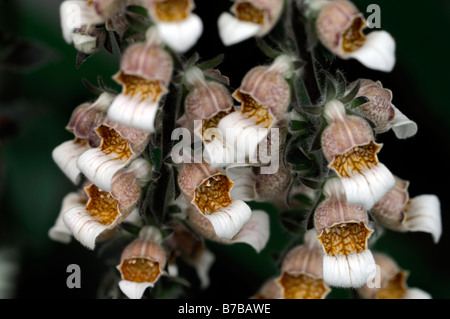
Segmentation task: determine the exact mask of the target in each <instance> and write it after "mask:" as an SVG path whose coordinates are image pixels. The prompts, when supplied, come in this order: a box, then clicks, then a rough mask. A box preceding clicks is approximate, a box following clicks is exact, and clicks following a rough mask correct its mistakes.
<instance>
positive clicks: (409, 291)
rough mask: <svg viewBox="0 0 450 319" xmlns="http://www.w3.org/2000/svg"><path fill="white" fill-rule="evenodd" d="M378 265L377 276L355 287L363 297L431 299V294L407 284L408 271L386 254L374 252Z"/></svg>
mask: <svg viewBox="0 0 450 319" xmlns="http://www.w3.org/2000/svg"><path fill="white" fill-rule="evenodd" d="M373 257H374V259H375V262H376V265H377V267H378V271H377V276H376V277H375V278H374V280H373V281H372V282H369V283H367V284H366V285H364V286H362V287H360V288H358V289H357V292H358V294H359V295H360V296H361V298H363V299H431V295H430V294H429V293H427V292H425V291H423V290H421V289H418V288H410V287H409V286H408V284H407V282H406V281H407V278H408V275H409V273H408V272H407V271H405V270H403V269H401V268H400V267H399V266H398V264H397V263H396V262H395V261H394V260H393V259H392V258H391V257H390V256H388V255H386V254H383V253H374V254H373Z"/></svg>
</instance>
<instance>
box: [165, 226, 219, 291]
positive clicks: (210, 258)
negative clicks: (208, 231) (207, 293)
mask: <svg viewBox="0 0 450 319" xmlns="http://www.w3.org/2000/svg"><path fill="white" fill-rule="evenodd" d="M170 228H171V229H172V234H171V235H170V236H169V237H168V238H167V239H166V240H165V242H164V244H165V247H168V249H169V250H170V251H171V254H170V256H171V259H170V260H169V267H168V269H169V276H172V275H175V276H176V275H177V266H176V260H177V259H178V258H181V259H182V260H183V261H184V262H186V263H187V264H188V265H190V266H192V267H194V269H195V271H196V273H197V276H198V278H199V280H200V287H201V288H202V289H206V288H207V287H208V286H209V283H210V279H209V270H210V269H211V266H212V264H213V263H214V260H215V257H214V255H213V253H212V252H211V251H209V250H208V249H207V247H206V245H205V243H204V240H203V238H202V237H201V236H199V235H198V234H196V233H195V232H193V231H191V230H190V229H189V228H187V227H186V226H185V225H183V224H182V223H181V222H173V223H171V224H170Z"/></svg>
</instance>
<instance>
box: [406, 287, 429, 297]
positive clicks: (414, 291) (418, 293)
mask: <svg viewBox="0 0 450 319" xmlns="http://www.w3.org/2000/svg"><path fill="white" fill-rule="evenodd" d="M403 299H432V297H431V295H430V294H429V293H428V292H426V291H423V290H422V289H419V288H409V289H408V290H406V293H405V295H404V296H403Z"/></svg>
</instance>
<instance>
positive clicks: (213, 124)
mask: <svg viewBox="0 0 450 319" xmlns="http://www.w3.org/2000/svg"><path fill="white" fill-rule="evenodd" d="M233 111H234V108H232V109H230V110H228V111H221V112H219V113H217V114H216V115H214V116H213V117H211V118H209V119H204V120H202V136H203V139H204V140H205V141H207V142H209V141H210V139H209V138H205V136H204V135H205V131H206V130H207V129H210V128H217V127H218V125H219V122H220V120H221V119H222V118H224V117H225V116H227V115H228V114H230V113H232V112H233Z"/></svg>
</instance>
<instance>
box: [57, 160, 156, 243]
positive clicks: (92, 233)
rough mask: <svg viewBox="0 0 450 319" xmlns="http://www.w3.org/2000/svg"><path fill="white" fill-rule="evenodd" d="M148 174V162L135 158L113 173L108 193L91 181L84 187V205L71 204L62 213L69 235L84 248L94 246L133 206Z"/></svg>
mask: <svg viewBox="0 0 450 319" xmlns="http://www.w3.org/2000/svg"><path fill="white" fill-rule="evenodd" d="M150 176H151V167H150V164H149V163H148V162H147V161H146V160H144V159H137V160H135V161H134V162H133V163H132V164H131V165H130V166H129V167H128V168H124V169H121V170H119V171H118V172H117V173H116V174H115V175H114V176H113V178H112V182H111V186H112V187H111V191H110V192H107V191H104V190H102V189H100V188H99V187H98V186H97V185H95V184H90V185H89V186H87V187H85V188H84V190H85V192H86V195H87V202H86V204H85V205H79V206H74V207H72V208H71V209H69V210H68V211H66V212H65V213H64V215H63V220H64V222H65V224H66V226H67V227H68V228H69V229H70V231H71V233H72V235H73V236H74V237H75V238H76V239H77V240H78V241H79V242H80V243H81V244H83V245H84V246H86V247H87V248H89V249H94V248H95V245H96V242H97V241H98V240H101V236H103V235H105V234H106V235H108V234H109V233H111V232H112V231H114V230H115V228H116V226H117V225H119V224H120V223H121V222H123V221H124V220H125V219H126V218H127V217H128V216H129V215H130V214H131V213H132V212H133V210H134V209H135V208H136V207H137V204H138V202H139V199H140V197H141V190H142V188H143V187H144V186H145V185H146V184H147V183H148V181H149V179H150Z"/></svg>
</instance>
